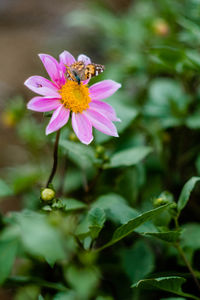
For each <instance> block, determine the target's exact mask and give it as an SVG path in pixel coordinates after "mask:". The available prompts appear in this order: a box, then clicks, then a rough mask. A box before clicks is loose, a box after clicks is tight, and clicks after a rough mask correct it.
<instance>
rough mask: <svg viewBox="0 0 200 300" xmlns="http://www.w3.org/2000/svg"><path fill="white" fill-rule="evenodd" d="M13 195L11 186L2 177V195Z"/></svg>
mask: <svg viewBox="0 0 200 300" xmlns="http://www.w3.org/2000/svg"><path fill="white" fill-rule="evenodd" d="M11 195H13V190H12V189H11V187H10V186H9V185H8V184H7V183H6V182H5V181H4V180H2V179H0V197H7V196H11Z"/></svg>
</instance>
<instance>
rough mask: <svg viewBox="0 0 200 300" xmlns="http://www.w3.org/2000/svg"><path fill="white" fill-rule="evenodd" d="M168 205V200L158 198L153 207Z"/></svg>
mask: <svg viewBox="0 0 200 300" xmlns="http://www.w3.org/2000/svg"><path fill="white" fill-rule="evenodd" d="M166 203H167V201H166V199H164V198H162V197H159V198H156V199H155V200H154V202H153V205H154V206H155V207H158V206H161V205H164V204H166Z"/></svg>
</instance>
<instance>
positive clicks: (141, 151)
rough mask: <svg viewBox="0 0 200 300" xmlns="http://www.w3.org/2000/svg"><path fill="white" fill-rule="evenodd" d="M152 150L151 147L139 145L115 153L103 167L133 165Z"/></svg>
mask: <svg viewBox="0 0 200 300" xmlns="http://www.w3.org/2000/svg"><path fill="white" fill-rule="evenodd" d="M151 152H152V148H151V147H146V146H140V147H134V148H130V149H125V150H123V151H120V152H117V153H115V154H114V155H113V156H112V157H111V159H110V162H109V163H108V164H106V165H105V168H117V167H122V166H126V167H128V166H133V165H136V164H138V163H139V162H140V161H141V160H143V159H144V158H145V157H146V156H147V155H148V154H149V153H151Z"/></svg>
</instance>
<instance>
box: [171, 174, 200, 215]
mask: <svg viewBox="0 0 200 300" xmlns="http://www.w3.org/2000/svg"><path fill="white" fill-rule="evenodd" d="M199 180H200V177H192V178H190V180H188V181H187V182H186V184H185V185H184V187H183V189H182V191H181V194H180V196H179V199H178V203H177V207H178V211H179V212H180V211H181V210H182V209H183V208H184V207H185V206H186V204H187V202H188V200H189V198H190V194H191V192H192V190H193V189H194V187H195V184H196V183H197V182H198V181H199Z"/></svg>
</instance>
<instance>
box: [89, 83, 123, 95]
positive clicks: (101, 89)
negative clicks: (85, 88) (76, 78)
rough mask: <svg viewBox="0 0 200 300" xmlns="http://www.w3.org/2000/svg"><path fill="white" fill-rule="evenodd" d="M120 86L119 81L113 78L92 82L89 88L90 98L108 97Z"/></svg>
mask: <svg viewBox="0 0 200 300" xmlns="http://www.w3.org/2000/svg"><path fill="white" fill-rule="evenodd" d="M120 87H121V84H120V83H117V82H116V81H113V80H103V81H100V82H98V83H95V84H93V85H92V86H91V87H90V88H89V91H90V96H91V98H92V100H101V99H105V98H108V97H110V96H111V95H113V94H114V93H115V92H116V91H117V90H118V89H119V88H120Z"/></svg>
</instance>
